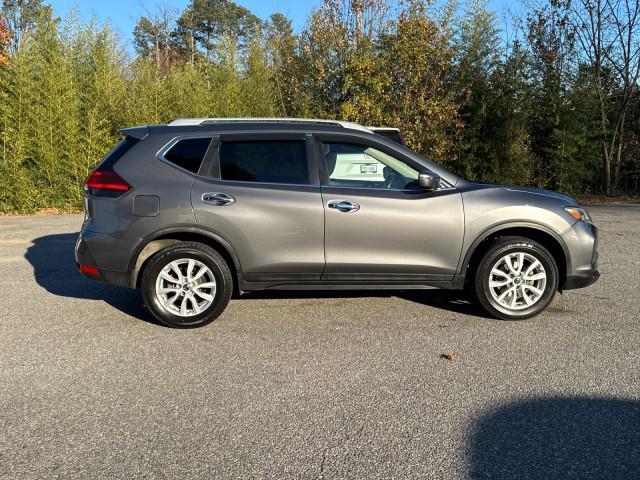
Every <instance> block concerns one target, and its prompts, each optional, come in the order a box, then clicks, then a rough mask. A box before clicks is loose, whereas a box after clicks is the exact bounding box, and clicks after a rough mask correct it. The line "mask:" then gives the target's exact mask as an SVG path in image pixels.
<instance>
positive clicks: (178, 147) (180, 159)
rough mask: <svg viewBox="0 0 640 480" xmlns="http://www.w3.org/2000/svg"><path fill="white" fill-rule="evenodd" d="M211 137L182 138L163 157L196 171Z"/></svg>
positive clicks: (193, 171)
mask: <svg viewBox="0 0 640 480" xmlns="http://www.w3.org/2000/svg"><path fill="white" fill-rule="evenodd" d="M209 143H211V138H210V137H206V138H183V139H182V140H178V141H177V142H176V143H175V144H174V145H173V146H172V147H171V148H170V149H169V150H167V151H166V152H165V154H164V159H165V160H167V161H168V162H171V163H173V164H175V165H177V166H179V167H181V168H184V169H185V170H188V171H190V172H191V173H198V171H199V170H200V165H201V164H202V160H203V159H204V156H205V154H206V153H207V148H209Z"/></svg>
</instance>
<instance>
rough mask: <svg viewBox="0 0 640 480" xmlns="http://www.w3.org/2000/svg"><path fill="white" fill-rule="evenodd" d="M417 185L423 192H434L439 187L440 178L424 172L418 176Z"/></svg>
mask: <svg viewBox="0 0 640 480" xmlns="http://www.w3.org/2000/svg"><path fill="white" fill-rule="evenodd" d="M418 185H420V188H421V189H423V190H429V191H431V190H436V189H437V188H438V187H439V186H440V177H439V176H438V175H436V174H435V173H432V172H428V171H426V170H425V171H424V172H420V173H419V174H418Z"/></svg>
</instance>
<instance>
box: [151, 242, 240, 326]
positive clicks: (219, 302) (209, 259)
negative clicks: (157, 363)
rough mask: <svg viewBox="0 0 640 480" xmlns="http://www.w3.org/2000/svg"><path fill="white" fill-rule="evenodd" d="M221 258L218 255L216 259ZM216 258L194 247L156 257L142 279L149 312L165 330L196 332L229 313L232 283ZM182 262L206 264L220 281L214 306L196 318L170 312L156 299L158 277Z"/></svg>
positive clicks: (170, 250) (166, 250)
mask: <svg viewBox="0 0 640 480" xmlns="http://www.w3.org/2000/svg"><path fill="white" fill-rule="evenodd" d="M215 256H218V255H215ZM215 256H213V255H210V254H208V253H206V252H205V251H204V249H202V250H201V249H199V248H195V247H190V246H174V247H168V248H167V249H165V251H161V252H159V253H158V254H156V257H155V258H154V259H152V260H151V262H150V264H149V265H148V266H147V268H146V269H145V271H144V273H143V277H142V293H143V297H144V300H145V304H146V305H147V308H149V310H151V313H152V314H153V315H154V317H156V319H158V321H160V323H162V324H163V325H165V326H168V327H173V328H194V327H200V326H203V325H206V324H208V323H210V322H212V321H213V320H215V319H216V318H217V317H218V316H219V315H220V314H221V313H222V311H223V310H224V309H225V307H226V306H227V303H228V301H229V298H230V297H231V290H232V285H231V284H232V282H231V281H230V280H231V279H230V272H229V270H228V267H227V266H226V264H224V266H222V265H221V264H220V261H222V262H224V260H222V259H221V258H220V259H217V258H215ZM182 258H192V259H194V260H198V261H200V262H202V263H204V264H205V265H206V266H207V267H208V268H209V269H210V270H211V272H212V273H213V276H214V278H215V281H216V293H215V295H214V298H213V302H212V303H211V305H209V307H207V309H206V310H204V311H203V312H201V313H199V314H198V315H194V316H192V317H181V316H179V315H175V314H173V313H171V312H170V311H168V310H166V309H165V308H164V306H162V304H161V303H160V301H159V300H158V297H157V295H156V280H157V278H158V275H159V274H160V272H161V271H162V269H163V268H165V267H166V266H167V265H168V264H169V263H171V262H172V261H174V260H178V259H182Z"/></svg>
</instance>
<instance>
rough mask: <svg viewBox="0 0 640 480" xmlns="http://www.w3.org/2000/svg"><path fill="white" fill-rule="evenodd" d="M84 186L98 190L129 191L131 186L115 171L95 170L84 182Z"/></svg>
mask: <svg viewBox="0 0 640 480" xmlns="http://www.w3.org/2000/svg"><path fill="white" fill-rule="evenodd" d="M84 188H86V189H90V188H95V189H98V190H115V191H119V192H127V191H129V190H130V189H131V186H130V185H129V184H128V183H127V182H125V181H124V180H123V178H122V177H121V176H120V175H118V174H117V173H116V172H113V171H106V172H100V171H95V172H93V173H92V174H91V175H89V177H88V178H87V179H86V180H85V182H84Z"/></svg>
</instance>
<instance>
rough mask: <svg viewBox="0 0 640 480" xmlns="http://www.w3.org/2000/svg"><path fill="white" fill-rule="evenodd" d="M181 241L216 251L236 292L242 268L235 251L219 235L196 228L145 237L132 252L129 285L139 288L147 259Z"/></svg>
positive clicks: (171, 230)
mask: <svg viewBox="0 0 640 480" xmlns="http://www.w3.org/2000/svg"><path fill="white" fill-rule="evenodd" d="M183 241H191V242H200V243H203V244H205V245H208V246H209V247H211V248H213V249H214V250H216V251H217V252H218V253H219V254H220V255H221V256H222V257H223V258H224V259H225V261H226V262H227V264H228V265H229V269H230V270H231V274H232V276H233V286H234V290H237V288H238V285H239V282H240V281H241V276H242V266H241V264H240V260H239V258H238V255H237V254H236V252H235V250H234V249H233V247H232V246H231V244H230V243H229V242H227V241H226V240H225V239H224V238H222V237H221V236H220V235H218V234H216V233H214V232H211V231H209V230H205V229H202V228H197V227H190V226H178V227H171V228H166V229H163V230H159V231H157V232H154V233H153V234H151V235H149V236H148V237H145V238H144V239H143V240H142V241H141V242H140V243H139V244H138V246H137V247H136V249H135V250H134V253H133V255H132V256H131V261H130V264H129V271H130V272H131V285H132V286H133V288H138V287H139V286H140V277H141V275H140V274H141V272H142V270H143V269H144V267H145V265H146V264H147V263H148V261H149V259H150V258H151V257H152V256H153V255H154V254H156V253H157V252H159V251H160V250H162V249H163V248H166V247H168V246H170V245H174V244H176V243H179V242H183Z"/></svg>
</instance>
